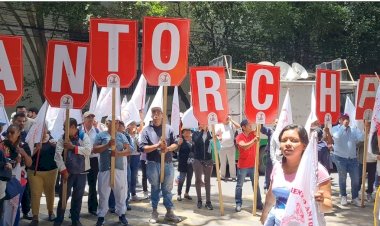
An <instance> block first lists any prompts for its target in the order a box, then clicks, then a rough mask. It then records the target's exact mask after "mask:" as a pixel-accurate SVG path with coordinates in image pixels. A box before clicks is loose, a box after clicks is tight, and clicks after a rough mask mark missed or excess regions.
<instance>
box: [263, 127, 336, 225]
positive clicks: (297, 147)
mask: <svg viewBox="0 0 380 226" xmlns="http://www.w3.org/2000/svg"><path fill="white" fill-rule="evenodd" d="M279 141H280V150H281V154H282V162H281V163H276V164H275V165H274V166H273V171H272V175H271V185H270V187H269V190H268V193H267V195H266V200H265V206H264V210H263V214H262V216H261V219H260V221H261V223H262V224H264V225H266V226H269V225H281V221H282V220H283V217H284V215H285V208H286V206H287V201H288V197H289V195H290V193H291V189H292V188H293V182H294V181H295V179H296V174H297V170H298V166H299V165H300V162H301V158H302V155H303V153H304V152H305V150H306V147H307V145H308V143H309V139H308V134H307V132H306V130H305V128H304V127H302V126H299V125H295V124H291V125H288V126H286V127H285V128H284V129H283V130H282V131H281V133H280V135H279ZM317 180H318V182H317V184H318V188H317V191H316V193H315V194H314V198H315V201H316V202H317V203H318V205H319V210H320V211H321V212H328V211H330V210H331V208H332V202H331V181H330V177H329V174H328V172H327V170H326V169H325V168H324V167H323V166H322V165H321V164H319V163H318V176H317ZM292 192H293V191H292ZM303 192H305V191H302V190H300V191H299V193H303ZM305 193H306V192H305ZM302 207H303V206H301V205H300V206H298V205H297V208H296V214H294V215H293V216H291V218H294V219H293V220H296V221H297V220H298V218H299V217H302V216H301V214H303V209H302ZM301 211H302V212H301ZM297 213H300V215H299V216H298V214H297ZM316 223H317V222H316ZM317 225H318V224H317Z"/></svg>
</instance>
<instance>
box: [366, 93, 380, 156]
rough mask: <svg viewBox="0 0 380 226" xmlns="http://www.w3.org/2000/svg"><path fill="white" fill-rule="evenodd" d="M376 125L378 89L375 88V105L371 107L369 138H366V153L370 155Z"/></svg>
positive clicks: (379, 117) (379, 106) (379, 109)
mask: <svg viewBox="0 0 380 226" xmlns="http://www.w3.org/2000/svg"><path fill="white" fill-rule="evenodd" d="M377 124H380V89H379V87H377V91H376V99H375V105H374V106H373V111H372V119H371V128H370V130H369V136H368V148H367V149H368V152H369V153H370V154H372V145H371V141H372V136H373V133H374V132H376V130H377V128H376V126H377Z"/></svg>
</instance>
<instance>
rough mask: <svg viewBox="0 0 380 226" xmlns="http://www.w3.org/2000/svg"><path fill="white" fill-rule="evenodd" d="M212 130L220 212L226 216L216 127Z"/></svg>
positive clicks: (213, 126)
mask: <svg viewBox="0 0 380 226" xmlns="http://www.w3.org/2000/svg"><path fill="white" fill-rule="evenodd" d="M211 128H212V140H213V143H214V158H215V167H216V169H215V171H216V177H217V180H218V191H219V210H220V215H221V216H224V204H223V195H222V183H221V181H220V172H219V155H218V148H217V146H216V134H215V125H212V126H211Z"/></svg>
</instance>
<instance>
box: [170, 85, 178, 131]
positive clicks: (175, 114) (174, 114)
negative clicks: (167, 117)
mask: <svg viewBox="0 0 380 226" xmlns="http://www.w3.org/2000/svg"><path fill="white" fill-rule="evenodd" d="M180 122H181V118H180V115H179V99H178V86H175V87H174V93H173V104H172V116H171V122H170V124H171V126H172V128H173V135H174V137H177V136H178V135H179V126H180Z"/></svg>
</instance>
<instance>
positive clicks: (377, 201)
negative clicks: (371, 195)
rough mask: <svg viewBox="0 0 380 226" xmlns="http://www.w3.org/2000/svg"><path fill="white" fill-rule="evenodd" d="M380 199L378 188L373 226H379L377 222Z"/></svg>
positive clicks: (378, 189) (379, 188) (379, 189)
mask: <svg viewBox="0 0 380 226" xmlns="http://www.w3.org/2000/svg"><path fill="white" fill-rule="evenodd" d="M379 197H380V187H378V188H377V191H376V196H375V205H374V206H373V225H374V226H377V222H378V219H379V211H378V208H379Z"/></svg>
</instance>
